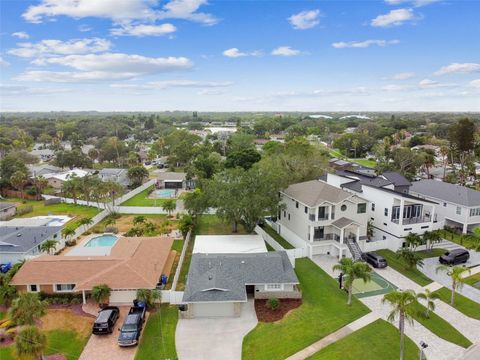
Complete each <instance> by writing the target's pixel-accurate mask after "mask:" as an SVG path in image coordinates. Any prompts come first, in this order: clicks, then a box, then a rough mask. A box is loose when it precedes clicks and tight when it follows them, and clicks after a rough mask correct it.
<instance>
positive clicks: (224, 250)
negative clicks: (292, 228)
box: [193, 235, 268, 254]
mask: <svg viewBox="0 0 480 360" xmlns="http://www.w3.org/2000/svg"><path fill="white" fill-rule="evenodd" d="M267 251H268V250H267V247H266V245H265V241H264V240H263V238H262V237H261V236H260V235H197V236H195V245H194V246H193V253H194V254H197V253H199V254H252V253H266V252H267Z"/></svg>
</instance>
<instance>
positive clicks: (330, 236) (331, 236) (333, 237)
mask: <svg viewBox="0 0 480 360" xmlns="http://www.w3.org/2000/svg"><path fill="white" fill-rule="evenodd" d="M325 240H335V241H338V242H340V235H338V234H334V233H331V234H324V235H323V237H321V238H320V237H315V236H314V237H313V241H325Z"/></svg>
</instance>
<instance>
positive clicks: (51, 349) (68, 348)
mask: <svg viewBox="0 0 480 360" xmlns="http://www.w3.org/2000/svg"><path fill="white" fill-rule="evenodd" d="M46 335H47V349H46V350H45V353H44V354H45V355H53V354H58V353H62V354H64V355H65V356H66V357H67V360H77V359H78V358H79V357H80V354H81V353H82V351H83V348H84V347H85V345H86V344H87V341H88V337H85V338H83V337H81V336H79V335H78V334H77V333H76V332H75V331H69V330H52V331H47V332H46ZM13 349H14V345H10V346H8V347H5V348H0V359H1V360H14V359H16V358H15V357H13V351H14V350H13Z"/></svg>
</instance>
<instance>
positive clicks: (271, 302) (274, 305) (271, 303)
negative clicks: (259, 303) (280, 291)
mask: <svg viewBox="0 0 480 360" xmlns="http://www.w3.org/2000/svg"><path fill="white" fill-rule="evenodd" d="M266 306H267V308H269V309H270V310H277V309H278V308H279V307H280V300H278V299H277V298H270V299H268V300H267V303H266Z"/></svg>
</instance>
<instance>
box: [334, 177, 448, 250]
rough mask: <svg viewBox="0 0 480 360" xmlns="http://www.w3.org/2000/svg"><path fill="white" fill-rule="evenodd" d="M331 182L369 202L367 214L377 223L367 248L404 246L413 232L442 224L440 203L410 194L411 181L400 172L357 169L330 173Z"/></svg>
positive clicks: (363, 247) (423, 230) (366, 243)
mask: <svg viewBox="0 0 480 360" xmlns="http://www.w3.org/2000/svg"><path fill="white" fill-rule="evenodd" d="M326 181H327V183H328V184H331V185H333V186H335V187H337V188H341V189H343V190H345V191H348V192H350V193H352V194H356V195H358V196H361V197H362V198H364V199H366V200H367V201H368V202H369V206H368V209H367V218H368V221H369V222H370V223H371V225H372V227H373V236H372V238H371V239H369V241H366V242H363V243H360V248H361V249H362V250H363V251H370V250H376V249H381V248H389V249H392V250H397V249H398V248H400V247H402V246H404V244H405V237H406V236H408V234H410V233H415V234H418V235H422V234H423V233H424V232H426V231H432V230H435V229H437V228H439V227H440V224H439V223H438V222H437V216H436V211H435V205H436V203H435V202H433V201H430V200H427V199H423V198H419V197H418V196H413V195H411V194H409V188H410V182H409V181H408V180H407V179H405V178H404V177H403V176H402V175H400V174H398V173H384V174H382V175H380V176H375V175H372V176H367V175H365V174H361V173H356V172H354V171H337V173H336V174H327V179H326Z"/></svg>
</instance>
